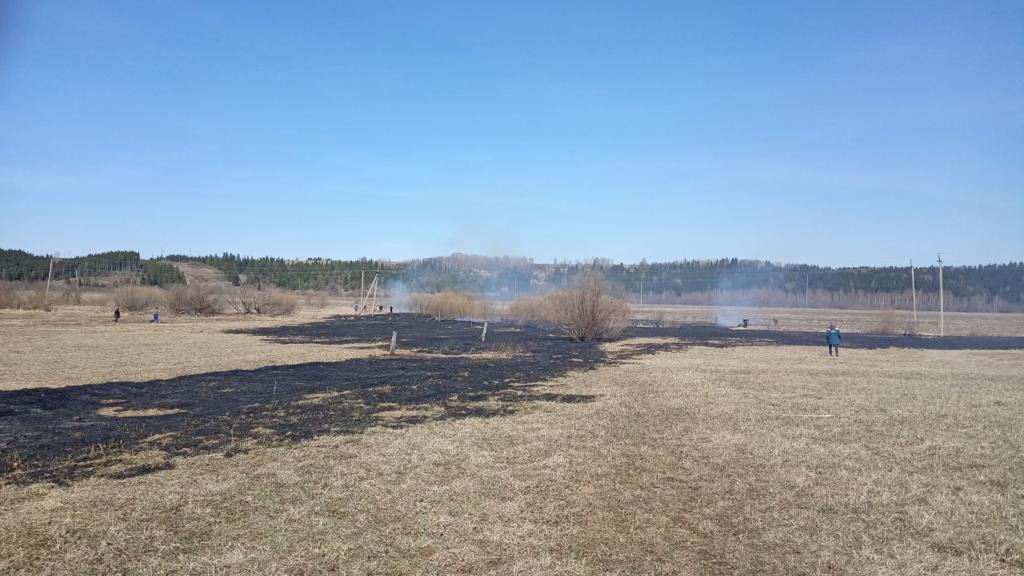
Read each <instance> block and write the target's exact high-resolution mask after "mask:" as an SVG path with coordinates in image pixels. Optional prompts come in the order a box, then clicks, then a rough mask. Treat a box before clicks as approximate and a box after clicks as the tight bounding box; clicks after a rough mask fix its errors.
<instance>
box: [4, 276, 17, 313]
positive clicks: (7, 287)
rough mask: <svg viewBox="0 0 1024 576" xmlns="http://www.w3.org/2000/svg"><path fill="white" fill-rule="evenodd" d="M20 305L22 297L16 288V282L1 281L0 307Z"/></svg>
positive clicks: (12, 307) (15, 307) (13, 307)
mask: <svg viewBox="0 0 1024 576" xmlns="http://www.w3.org/2000/svg"><path fill="white" fill-rule="evenodd" d="M20 307H21V297H20V296H19V295H18V290H17V288H15V286H14V284H12V283H10V282H0V309H3V308H11V309H17V308H20Z"/></svg>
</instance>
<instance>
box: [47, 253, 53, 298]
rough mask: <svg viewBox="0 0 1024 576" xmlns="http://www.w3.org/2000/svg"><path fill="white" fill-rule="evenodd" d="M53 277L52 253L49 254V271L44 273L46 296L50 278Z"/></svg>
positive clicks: (48, 293) (48, 291)
mask: <svg viewBox="0 0 1024 576" xmlns="http://www.w3.org/2000/svg"><path fill="white" fill-rule="evenodd" d="M51 278H53V254H50V271H49V272H47V273H46V297H47V298H49V297H50V279H51Z"/></svg>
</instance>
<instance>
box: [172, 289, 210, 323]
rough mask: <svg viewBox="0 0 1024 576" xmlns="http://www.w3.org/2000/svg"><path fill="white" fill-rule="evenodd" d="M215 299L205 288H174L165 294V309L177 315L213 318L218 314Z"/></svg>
mask: <svg viewBox="0 0 1024 576" xmlns="http://www.w3.org/2000/svg"><path fill="white" fill-rule="evenodd" d="M218 304H219V303H218V301H217V297H216V296H215V295H214V294H213V291H211V290H210V289H209V288H207V287H206V286H202V285H198V284H192V285H189V286H181V285H179V286H175V287H173V288H171V289H170V290H168V292H167V307H168V308H170V309H171V310H172V311H173V312H176V313H178V314H192V315H195V316H213V315H215V314H217V313H219V312H220V306H219V305H218Z"/></svg>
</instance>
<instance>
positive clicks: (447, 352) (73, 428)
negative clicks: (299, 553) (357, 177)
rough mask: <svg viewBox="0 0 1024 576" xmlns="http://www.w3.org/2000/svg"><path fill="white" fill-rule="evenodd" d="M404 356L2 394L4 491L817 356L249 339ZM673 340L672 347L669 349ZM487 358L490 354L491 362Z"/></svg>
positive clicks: (528, 330)
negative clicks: (608, 386) (729, 357)
mask: <svg viewBox="0 0 1024 576" xmlns="http://www.w3.org/2000/svg"><path fill="white" fill-rule="evenodd" d="M392 330H394V331H397V332H398V335H399V338H398V347H399V348H400V349H402V350H414V351H416V352H419V353H421V354H418V355H401V354H400V355H395V356H376V357H370V358H357V359H352V360H345V361H339V362H316V363H305V364H296V365H285V366H268V367H264V368H258V369H255V370H228V371H218V372H208V373H203V374H193V375H188V376H181V377H177V378H169V379H164V380H152V381H145V382H106V383H102V384H88V385H81V386H68V387H62V388H33V389H23V390H14V391H5V392H0V483H4V482H11V483H19V484H26V483H34V482H53V483H57V484H67V483H70V482H73V481H75V480H79V479H83V478H88V477H92V476H103V477H109V478H127V477H131V476H137V475H141V474H146V473H150V472H154V471H158V470H162V469H167V468H170V467H173V465H174V458H176V457H191V456H199V455H208V454H221V455H223V456H225V457H231V456H233V455H234V454H237V453H239V452H242V451H245V450H248V449H251V448H252V447H253V446H256V445H265V446H274V445H286V444H290V443H297V442H302V441H305V440H309V439H312V438H316V437H319V436H326V435H342V434H357V433H360V432H362V431H364V430H366V429H367V428H369V427H372V426H393V427H403V426H411V425H416V424H421V423H424V422H429V421H442V420H456V419H461V418H469V417H474V418H490V417H495V416H505V415H509V414H512V413H515V412H516V411H518V410H520V409H522V408H523V407H525V406H527V405H530V404H536V403H543V402H588V401H591V400H593V399H594V398H595V397H594V396H591V395H585V394H562V393H557V392H553V391H552V389H551V388H550V387H548V386H547V382H548V381H550V380H551V379H553V378H557V377H559V376H562V375H565V374H567V373H569V372H572V371H579V370H590V369H593V368H594V367H596V366H598V365H599V364H602V363H611V362H619V361H623V360H627V359H628V358H630V357H632V356H635V355H641V354H651V353H657V352H662V351H667V350H678V349H685V348H687V347H690V346H697V345H699V346H716V347H731V346H744V345H773V344H774V345H795V346H822V347H823V345H824V335H823V334H818V333H808V332H776V331H764V330H735V329H728V328H721V327H717V326H705V325H688V326H682V327H678V328H644V327H633V328H630V329H628V330H627V331H626V332H625V333H624V334H623V337H624V338H640V339H644V338H658V339H659V340H658V341H657V342H655V341H652V342H651V343H650V344H645V343H643V342H642V340H640V341H639V343H635V344H633V345H631V346H630V347H628V348H627V349H626V350H625V351H624V352H619V353H616V354H614V355H609V354H607V353H605V352H604V351H602V350H601V348H600V347H599V346H598V345H597V344H595V343H593V342H573V341H571V340H569V339H567V338H565V337H564V336H562V335H560V334H558V333H556V332H553V331H551V330H548V329H544V328H540V327H530V326H523V327H517V326H512V325H509V324H503V323H494V324H491V325H490V326H489V329H488V332H487V341H486V342H481V341H480V334H481V330H482V325H481V324H478V323H471V322H461V321H434V320H432V319H430V318H429V317H425V316H420V315H414V314H395V315H378V316H374V317H368V318H360V319H353V318H351V317H336V318H331V319H328V320H325V321H320V322H314V323H309V324H302V325H294V326H280V327H274V328H260V329H254V330H248V331H244V333H246V334H251V335H256V336H260V337H263V338H266V339H268V340H270V341H273V342H278V343H281V344H282V345H288V344H293V343H304V344H310V343H317V344H322V345H338V344H358V345H366V346H375V347H380V348H386V347H387V345H388V342H389V341H390V338H391V332H392ZM666 339H668V341H667V342H666V341H665V340H666ZM843 339H844V341H843V344H844V346H845V347H848V348H868V349H873V348H890V347H900V348H928V349H959V348H974V349H1016V348H1024V338H993V337H982V338H945V339H941V340H940V339H935V338H906V337H894V336H873V335H862V334H849V335H844V337H843ZM483 353H488V354H483Z"/></svg>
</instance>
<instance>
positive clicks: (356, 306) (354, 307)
mask: <svg viewBox="0 0 1024 576" xmlns="http://www.w3.org/2000/svg"><path fill="white" fill-rule="evenodd" d="M352 313H353V314H359V304H353V305H352Z"/></svg>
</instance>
